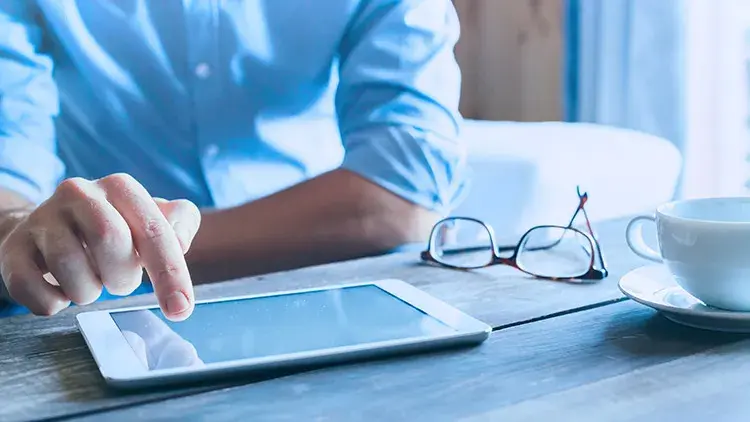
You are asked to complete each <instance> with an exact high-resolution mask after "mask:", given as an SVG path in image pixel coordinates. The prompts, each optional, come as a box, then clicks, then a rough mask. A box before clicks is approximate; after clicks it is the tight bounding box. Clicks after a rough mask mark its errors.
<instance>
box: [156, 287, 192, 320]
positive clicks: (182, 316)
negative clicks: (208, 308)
mask: <svg viewBox="0 0 750 422" xmlns="http://www.w3.org/2000/svg"><path fill="white" fill-rule="evenodd" d="M194 306H195V305H194V304H193V301H192V300H191V299H190V297H189V295H187V294H185V292H183V291H180V290H178V291H176V292H174V293H172V294H170V295H169V296H167V297H166V299H165V300H164V306H163V311H164V315H165V316H166V317H167V318H168V319H169V320H170V321H175V322H179V321H184V320H186V319H187V318H188V317H189V316H190V315H191V314H192V313H193V308H194Z"/></svg>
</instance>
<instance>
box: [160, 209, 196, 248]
mask: <svg viewBox="0 0 750 422" xmlns="http://www.w3.org/2000/svg"><path fill="white" fill-rule="evenodd" d="M154 202H156V205H157V206H158V207H159V209H160V210H161V212H162V214H164V217H166V218H167V221H169V224H171V225H172V229H174V233H175V235H176V236H177V239H178V240H179V241H180V246H182V253H183V254H185V253H187V251H188V250H189V249H190V244H191V243H192V242H193V238H195V234H196V233H198V228H199V227H200V224H201V213H200V210H198V207H196V206H195V204H193V203H192V202H190V201H188V200H187V199H175V200H173V201H168V200H166V199H163V198H154Z"/></svg>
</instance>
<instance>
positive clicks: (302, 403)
mask: <svg viewBox="0 0 750 422" xmlns="http://www.w3.org/2000/svg"><path fill="white" fill-rule="evenodd" d="M624 227H625V220H618V221H612V222H607V223H603V224H601V225H598V233H599V236H600V238H601V242H602V246H603V249H604V253H605V255H606V257H607V258H608V264H609V267H610V270H611V275H610V276H609V277H608V278H607V279H605V280H604V281H602V282H600V283H598V284H592V285H580V284H566V283H559V282H546V281H541V280H536V279H531V278H528V277H525V276H523V275H521V274H520V273H518V272H516V271H514V270H512V269H507V268H492V269H488V270H483V271H474V272H457V271H450V270H446V269H441V268H433V267H428V266H424V265H421V264H420V263H419V259H418V256H416V254H413V253H407V254H398V255H390V256H385V257H378V258H369V259H363V260H357V261H351V262H346V263H339V264H332V265H325V266H320V267H314V268H306V269H301V270H296V271H291V272H286V273H278V274H272V275H267V276H262V277H255V278H252V279H245V280H237V281H231V282H226V283H219V284H214V285H207V286H200V287H198V289H197V295H198V297H199V298H211V297H218V296H220V295H234V294H245V293H256V292H265V291H274V290H287V289H292V288H298V287H312V286H317V285H325V284H331V283H343V282H349V281H356V280H361V279H376V278H385V277H396V278H401V279H403V280H406V281H408V282H410V283H412V284H414V285H416V286H418V287H420V288H422V289H424V290H425V291H427V292H429V293H431V294H433V295H435V296H437V297H438V298H440V299H443V300H445V301H446V302H449V303H451V304H453V305H454V306H456V307H458V308H460V309H462V310H463V311H465V312H467V313H469V314H471V315H473V316H475V317H477V318H479V319H482V320H484V321H486V322H487V323H490V324H491V325H492V326H493V327H495V331H494V332H493V334H492V335H491V336H490V338H489V340H488V341H487V342H485V343H484V344H483V345H481V346H479V347H475V348H470V349H463V350H453V351H443V352H438V353H431V354H424V355H417V356H412V357H407V358H396V359H389V360H381V361H374V362H368V363H358V364H350V365H342V366H337V367H332V368H326V369H319V370H315V371H310V372H305V373H299V374H295V375H289V376H285V377H280V378H276V379H265V380H259V379H245V380H239V381H238V380H233V381H231V382H221V383H213V384H211V385H208V386H199V387H195V386H192V387H181V388H172V389H168V390H148V391H139V392H135V393H127V394H126V393H122V392H120V391H117V390H113V389H109V388H107V387H106V385H105V384H104V382H103V381H102V379H101V376H100V375H99V373H98V371H97V368H96V366H95V364H94V362H93V360H92V358H91V355H90V353H89V351H88V349H87V348H86V345H85V344H84V341H83V339H82V338H81V336H80V334H79V333H78V332H77V330H76V328H75V326H74V322H73V321H74V319H73V317H74V315H75V313H76V312H78V311H80V309H69V310H67V311H65V312H63V313H62V314H60V315H58V316H55V317H52V318H38V317H30V316H24V317H15V318H10V319H5V320H0V421H17V420H49V419H54V420H68V419H83V420H100V419H101V420H107V421H109V420H133V419H148V420H160V419H173V418H179V419H182V420H193V419H195V420H211V421H214V420H294V421H298V420H347V421H350V420H377V421H380V420H383V421H394V420H408V419H415V420H429V421H441V420H492V421H494V420H497V421H511V420H543V419H549V418H551V419H552V420H575V421H589V420H591V421H605V420H606V421H624V420H628V421H629V420H634V421H635V420H638V421H642V420H665V421H666V420H680V421H690V420H705V419H706V418H711V419H712V422H713V421H716V420H737V419H738V418H739V419H743V418H742V415H744V414H745V413H746V411H750V404H748V403H750V402H748V400H746V399H745V398H744V396H745V395H746V394H745V391H744V388H745V387H747V386H749V385H750V353H747V352H748V351H750V341H748V340H746V338H745V337H742V336H737V335H727V334H717V333H709V332H702V331H699V330H694V329H689V328H685V327H682V326H678V325H676V324H674V323H671V322H669V321H667V320H666V319H664V318H663V317H661V316H659V315H658V314H657V313H655V312H654V311H652V310H651V309H648V308H645V307H643V306H640V305H637V304H635V303H633V302H631V301H628V300H625V299H624V298H623V296H622V294H621V293H620V292H619V290H618V288H617V281H618V280H619V278H620V276H621V275H623V274H624V273H625V272H627V271H629V270H631V269H633V268H636V267H638V266H640V265H643V264H644V262H643V261H642V260H640V259H639V258H637V257H636V256H635V255H634V254H632V253H631V252H630V251H629V250H628V249H627V246H625V243H624V240H623V235H624ZM142 303H153V297H151V296H140V297H131V298H127V299H123V300H120V301H116V302H103V303H98V304H96V305H95V306H94V307H96V308H106V307H115V306H123V305H135V304H142ZM746 365H747V366H746ZM745 370H747V371H748V372H745ZM644 417H645V419H644Z"/></svg>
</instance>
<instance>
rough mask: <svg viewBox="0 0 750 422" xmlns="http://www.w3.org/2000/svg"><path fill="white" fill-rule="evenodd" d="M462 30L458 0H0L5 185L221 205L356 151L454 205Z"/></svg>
mask: <svg viewBox="0 0 750 422" xmlns="http://www.w3.org/2000/svg"><path fill="white" fill-rule="evenodd" d="M458 35H459V24H458V19H457V16H456V12H455V9H454V7H453V5H452V2H451V1H450V0H401V1H399V0H273V1H262V0H156V1H150V0H81V1H72V0H0V187H4V188H8V189H11V190H14V191H16V192H19V193H21V194H23V195H25V196H26V197H28V198H29V199H31V200H32V201H34V202H35V203H39V202H41V201H43V200H44V199H46V198H47V197H49V196H50V195H51V194H52V193H53V191H54V189H55V187H56V185H57V184H58V183H59V181H61V180H62V179H63V178H66V177H71V176H82V177H85V178H99V177H102V176H105V175H107V174H111V173H115V172H126V173H130V174H131V175H133V176H134V177H135V178H136V179H138V180H139V181H140V182H141V183H142V184H143V185H144V186H145V187H146V188H147V189H148V190H149V191H150V193H151V194H152V195H154V196H159V197H164V198H178V197H179V198H187V199H190V200H192V201H193V202H195V203H196V204H197V205H199V206H201V207H218V208H224V207H230V206H234V205H238V204H242V203H245V202H248V201H252V200H255V199H257V198H260V197H263V196H265V195H269V194H272V193H274V192H277V191H279V190H281V189H284V188H286V187H289V186H291V185H294V184H296V183H299V182H301V181H304V180H306V179H309V178H311V177H314V176H316V175H318V174H320V173H322V172H325V171H327V170H331V169H334V168H337V167H343V168H345V169H348V170H351V171H353V172H356V173H358V174H360V175H362V176H364V177H365V178H367V179H369V180H372V181H373V182H375V183H377V184H379V185H381V186H383V187H384V188H386V189H388V190H390V191H392V192H394V193H396V194H398V195H400V196H402V197H404V198H406V199H408V200H410V201H413V202H415V203H417V204H420V205H422V206H424V207H427V208H429V209H432V210H436V211H438V212H440V213H444V214H445V213H447V212H449V211H450V209H451V208H452V207H453V206H455V205H456V201H458V200H459V198H460V196H461V193H462V192H463V191H464V189H465V185H466V180H467V177H466V167H465V151H464V149H463V146H462V145H461V143H460V142H459V128H460V123H461V117H460V115H459V113H458V102H459V92H460V72H459V69H458V66H457V64H456V61H455V57H454V54H453V47H454V45H455V42H456V41H457V38H458Z"/></svg>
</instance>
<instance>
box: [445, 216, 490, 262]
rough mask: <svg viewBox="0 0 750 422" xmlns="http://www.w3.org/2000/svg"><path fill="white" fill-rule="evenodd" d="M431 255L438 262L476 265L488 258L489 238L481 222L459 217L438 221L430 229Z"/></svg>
mask: <svg viewBox="0 0 750 422" xmlns="http://www.w3.org/2000/svg"><path fill="white" fill-rule="evenodd" d="M430 246H431V248H432V255H433V256H434V257H435V259H436V260H437V261H438V262H440V263H441V264H445V265H449V266H453V267H460V268H479V267H483V266H485V265H488V264H489V263H490V262H492V258H493V254H492V241H491V238H490V233H489V231H488V230H487V227H485V225H484V224H482V223H480V222H478V221H474V220H470V219H463V218H452V219H448V220H444V221H442V222H440V223H439V224H438V225H437V226H435V229H434V230H433V237H432V242H431V245H430Z"/></svg>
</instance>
